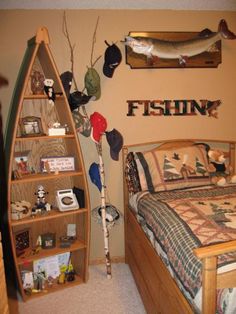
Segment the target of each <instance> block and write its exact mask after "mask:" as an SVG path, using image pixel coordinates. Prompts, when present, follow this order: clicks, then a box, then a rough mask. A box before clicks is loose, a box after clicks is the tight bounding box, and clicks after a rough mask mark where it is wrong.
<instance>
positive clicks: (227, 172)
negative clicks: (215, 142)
mask: <svg viewBox="0 0 236 314" xmlns="http://www.w3.org/2000/svg"><path fill="white" fill-rule="evenodd" d="M208 157H209V169H208V170H209V172H210V176H211V181H212V183H213V184H216V185H218V186H224V185H225V184H227V183H236V175H235V174H232V167H230V166H229V165H226V159H227V158H228V157H229V153H227V152H223V151H221V150H218V149H215V150H214V149H210V150H209V151H208Z"/></svg>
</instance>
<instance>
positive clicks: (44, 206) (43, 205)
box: [32, 185, 51, 215]
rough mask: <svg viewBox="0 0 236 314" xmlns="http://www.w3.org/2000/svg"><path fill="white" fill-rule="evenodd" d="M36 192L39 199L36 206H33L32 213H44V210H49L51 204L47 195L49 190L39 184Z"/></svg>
mask: <svg viewBox="0 0 236 314" xmlns="http://www.w3.org/2000/svg"><path fill="white" fill-rule="evenodd" d="M34 194H35V195H37V201H36V203H35V205H36V206H35V207H33V208H32V215H34V214H37V213H42V211H44V212H45V211H46V212H49V211H50V210H51V205H50V204H49V203H48V202H46V199H45V195H46V194H48V192H46V191H45V190H44V187H43V186H42V185H39V186H38V190H37V192H36V193H34Z"/></svg>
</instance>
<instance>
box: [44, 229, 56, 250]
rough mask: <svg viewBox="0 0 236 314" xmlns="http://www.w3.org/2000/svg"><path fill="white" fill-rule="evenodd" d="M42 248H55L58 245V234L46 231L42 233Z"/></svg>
mask: <svg viewBox="0 0 236 314" xmlns="http://www.w3.org/2000/svg"><path fill="white" fill-rule="evenodd" d="M41 239H42V249H53V248H54V247H55V246H56V234H55V233H50V232H48V233H44V234H42V235H41Z"/></svg>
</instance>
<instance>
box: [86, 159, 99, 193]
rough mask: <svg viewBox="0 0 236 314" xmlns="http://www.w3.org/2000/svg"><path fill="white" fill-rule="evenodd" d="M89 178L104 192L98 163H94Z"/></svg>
mask: <svg viewBox="0 0 236 314" xmlns="http://www.w3.org/2000/svg"><path fill="white" fill-rule="evenodd" d="M89 176H90V179H91V181H92V182H93V184H95V185H96V186H97V188H98V189H99V191H100V192H101V190H102V182H101V177H100V172H99V165H98V164H97V163H96V162H93V163H92V164H91V166H90V168H89Z"/></svg>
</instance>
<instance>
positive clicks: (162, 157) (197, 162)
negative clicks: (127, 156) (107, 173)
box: [131, 144, 211, 192]
mask: <svg viewBox="0 0 236 314" xmlns="http://www.w3.org/2000/svg"><path fill="white" fill-rule="evenodd" d="M131 156H133V161H132V164H133V166H134V167H135V170H132V171H133V173H132V178H131V179H132V182H135V183H136V185H135V186H134V187H133V188H134V190H135V189H136V190H137V189H138V188H140V190H141V191H147V190H148V191H150V192H158V191H167V190H168V191H169V190H174V189H182V188H189V187H196V186H203V185H209V184H211V182H210V177H209V172H208V170H207V169H208V159H207V154H206V149H205V146H204V145H201V144H200V145H189V146H185V147H178V146H176V147H172V148H167V149H162V148H155V149H153V150H150V151H145V152H136V153H133V155H131ZM135 175H137V176H138V177H135ZM137 182H138V184H137Z"/></svg>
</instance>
